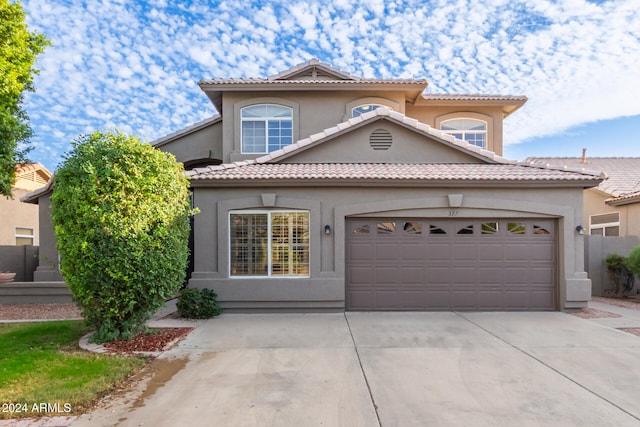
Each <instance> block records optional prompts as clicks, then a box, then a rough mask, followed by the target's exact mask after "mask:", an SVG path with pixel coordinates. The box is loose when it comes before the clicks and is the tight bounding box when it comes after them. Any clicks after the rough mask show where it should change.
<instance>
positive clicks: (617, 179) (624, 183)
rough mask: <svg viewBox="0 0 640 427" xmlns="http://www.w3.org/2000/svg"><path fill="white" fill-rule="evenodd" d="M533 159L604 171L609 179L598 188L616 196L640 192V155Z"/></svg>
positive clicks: (549, 163)
mask: <svg viewBox="0 0 640 427" xmlns="http://www.w3.org/2000/svg"><path fill="white" fill-rule="evenodd" d="M526 161H532V162H536V163H540V164H545V165H566V166H567V167H576V166H577V167H583V168H588V169H591V170H597V171H602V172H604V173H605V174H606V175H607V179H606V180H605V181H603V182H602V183H601V184H600V185H598V187H596V188H597V189H598V190H600V191H602V192H604V193H607V194H610V195H612V196H614V197H621V196H624V195H627V194H633V193H637V192H640V157H586V158H585V159H584V161H583V160H582V157H530V158H528V159H527V160H526Z"/></svg>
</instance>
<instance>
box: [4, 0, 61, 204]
mask: <svg viewBox="0 0 640 427" xmlns="http://www.w3.org/2000/svg"><path fill="white" fill-rule="evenodd" d="M25 15H26V14H25V12H24V10H23V9H22V5H21V4H20V2H19V1H16V2H9V0H0V194H3V195H5V196H10V195H11V187H12V186H13V184H14V181H15V173H16V163H24V162H25V161H26V156H27V153H28V152H29V150H30V148H31V147H30V146H29V145H28V143H29V138H30V137H31V135H32V133H33V132H32V130H31V126H30V125H29V118H28V116H27V114H26V113H25V111H24V110H23V109H22V101H23V94H24V92H25V91H31V92H33V90H34V89H33V75H34V74H36V73H37V72H38V70H36V69H35V68H33V65H34V63H35V61H36V58H37V56H38V54H40V53H41V52H42V51H43V50H44V48H45V46H47V45H49V41H48V40H47V39H46V38H45V36H44V35H42V34H36V33H34V32H29V30H28V29H27V25H26V24H25V22H24V20H25Z"/></svg>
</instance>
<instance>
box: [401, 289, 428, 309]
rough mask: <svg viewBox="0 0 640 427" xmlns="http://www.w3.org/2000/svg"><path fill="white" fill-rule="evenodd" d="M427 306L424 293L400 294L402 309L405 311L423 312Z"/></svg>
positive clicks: (408, 292)
mask: <svg viewBox="0 0 640 427" xmlns="http://www.w3.org/2000/svg"><path fill="white" fill-rule="evenodd" d="M426 305H427V295H426V292H425V291H422V290H418V291H407V292H403V293H402V307H403V308H404V309H406V310H423V309H424V307H426Z"/></svg>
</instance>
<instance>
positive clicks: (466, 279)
mask: <svg viewBox="0 0 640 427" xmlns="http://www.w3.org/2000/svg"><path fill="white" fill-rule="evenodd" d="M449 275H450V276H451V284H452V285H453V286H458V285H461V284H473V283H476V276H477V270H476V269H475V268H472V267H456V268H454V269H450V270H449Z"/></svg>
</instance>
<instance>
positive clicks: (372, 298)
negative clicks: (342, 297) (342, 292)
mask: <svg viewBox="0 0 640 427" xmlns="http://www.w3.org/2000/svg"><path fill="white" fill-rule="evenodd" d="M348 304H349V307H351V308H352V309H353V310H371V309H372V308H373V309H375V304H376V294H375V292H374V291H355V290H353V291H351V292H350V293H349V298H348Z"/></svg>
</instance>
